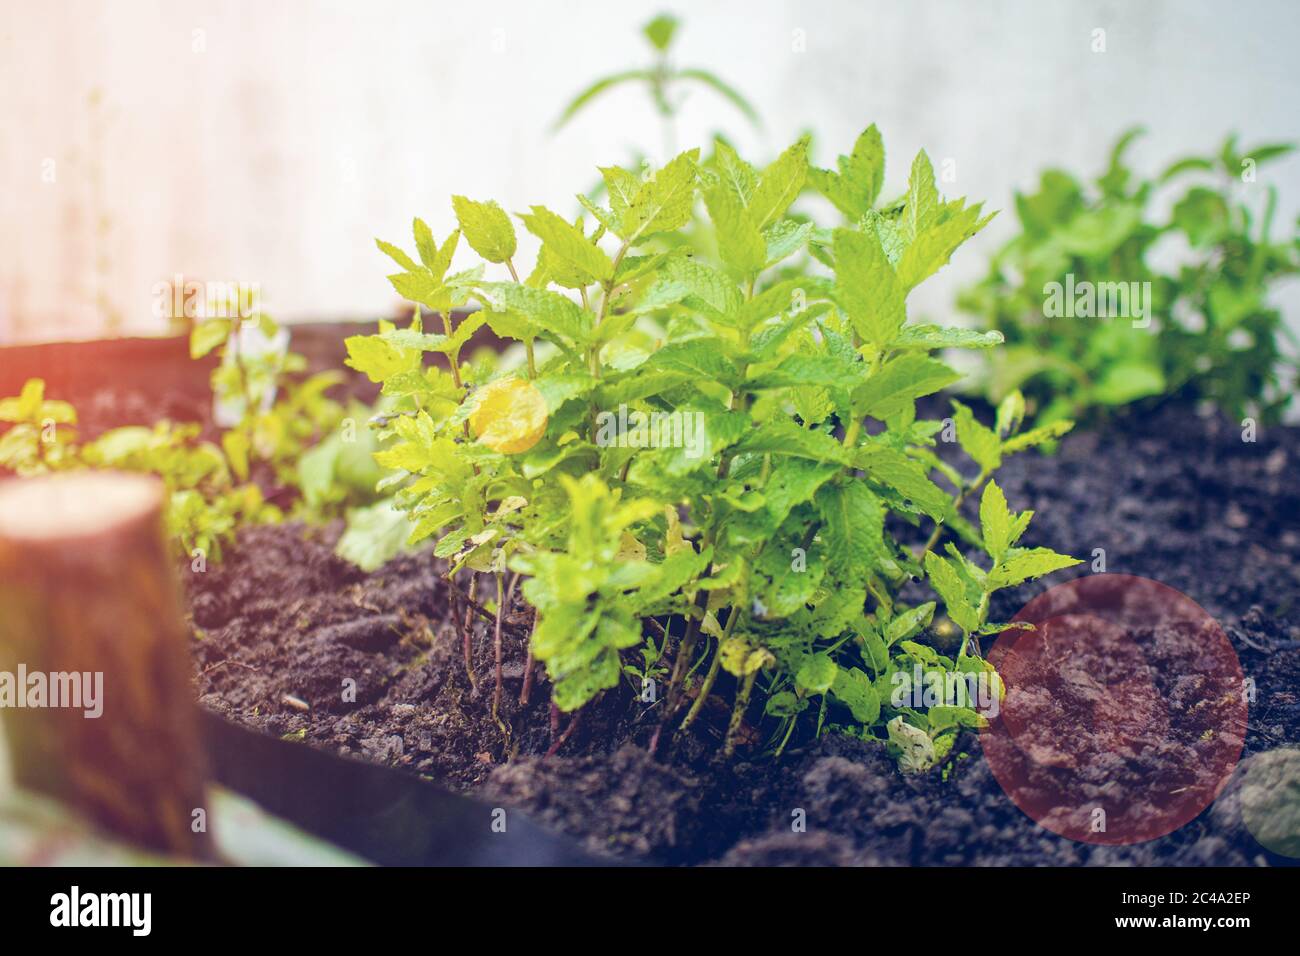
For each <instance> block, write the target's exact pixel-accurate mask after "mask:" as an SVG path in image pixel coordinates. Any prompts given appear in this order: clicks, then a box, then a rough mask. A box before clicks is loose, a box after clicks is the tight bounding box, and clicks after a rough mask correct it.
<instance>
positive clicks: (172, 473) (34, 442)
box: [0, 378, 281, 560]
mask: <svg viewBox="0 0 1300 956" xmlns="http://www.w3.org/2000/svg"><path fill="white" fill-rule="evenodd" d="M0 422H9V423H10V426H9V428H8V429H7V430H6V431H5V432H4V434H3V435H0V469H3V470H5V471H10V472H13V473H14V474H16V475H19V476H22V477H28V476H31V475H38V474H42V473H45V472H50V471H62V470H68V469H75V468H112V469H117V470H121V471H139V472H149V473H151V474H156V475H158V476H159V477H160V478H161V479H162V480H163V483H164V485H165V486H166V489H167V493H168V507H167V512H166V520H167V526H168V531H169V534H170V535H171V537H172V538H173V539H174V540H176V541H177V542H178V544H179V545H180V547H181V548H182V549H183V550H184V551H185V552H186V553H187V554H192V553H193V552H194V551H195V550H196V549H198V550H201V551H202V553H203V554H204V555H206V556H207V557H209V558H212V559H214V560H218V559H220V557H221V549H222V545H223V544H226V543H229V541H230V539H231V538H232V536H233V534H234V531H235V528H236V527H238V526H239V525H241V524H245V523H256V522H262V521H273V520H278V519H279V518H280V517H281V513H280V510H279V509H278V508H276V507H275V506H273V505H270V504H268V503H267V502H266V501H265V499H264V498H263V496H262V493H261V491H260V489H259V488H258V487H257V485H255V484H252V483H250V482H244V483H239V482H237V481H236V480H235V477H234V475H233V474H232V470H231V467H230V465H229V463H228V461H227V458H226V455H225V453H224V452H223V451H222V449H221V448H220V447H218V446H217V445H215V444H213V443H212V442H207V441H201V440H199V431H200V429H199V426H198V425H193V424H186V425H177V424H173V423H171V422H159V423H158V424H157V425H155V426H153V427H152V428H148V427H145V426H140V425H128V426H125V427H122V428H115V429H113V430H111V431H107V432H105V433H104V434H102V435H100V436H99V437H98V438H96V439H95V440H94V441H91V442H86V443H79V442H78V441H77V436H76V433H75V430H74V426H75V425H76V423H77V411H76V409H75V408H74V407H73V406H72V405H71V404H69V403H68V402H63V401H55V400H49V399H46V398H45V382H44V381H42V380H41V379H39V378H33V379H28V381H27V382H26V383H25V384H24V385H23V388H22V391H21V393H20V394H19V395H18V396H17V397H15V398H5V399H0Z"/></svg>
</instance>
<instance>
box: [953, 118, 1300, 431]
mask: <svg viewBox="0 0 1300 956" xmlns="http://www.w3.org/2000/svg"><path fill="white" fill-rule="evenodd" d="M1140 132H1141V130H1139V129H1133V130H1129V131H1127V132H1126V133H1124V135H1123V136H1122V137H1120V139H1119V141H1118V142H1117V143H1116V145H1115V147H1114V149H1113V150H1112V153H1111V158H1110V164H1109V166H1108V168H1107V170H1106V172H1105V173H1104V174H1103V175H1101V176H1100V177H1098V178H1097V179H1096V180H1095V181H1094V182H1093V183H1090V184H1085V183H1083V182H1081V181H1080V180H1079V179H1077V178H1076V177H1075V176H1073V175H1071V174H1070V173H1068V172H1065V171H1062V170H1056V169H1052V170H1047V171H1046V172H1044V173H1043V174H1042V177H1041V181H1040V183H1039V187H1038V190H1037V191H1036V192H1033V193H1027V194H1017V196H1016V211H1017V214H1018V216H1019V224H1020V230H1021V231H1020V234H1019V235H1017V236H1016V237H1015V238H1014V239H1012V240H1011V241H1010V242H1008V243H1007V244H1006V245H1005V246H1004V247H1003V248H1002V249H1001V250H1000V251H999V252H998V253H997V254H996V256H995V257H994V259H993V261H992V265H991V268H990V270H989V273H988V276H987V277H986V278H985V279H984V280H983V281H982V282H980V283H979V284H977V285H975V286H974V287H972V288H969V289H967V290H965V291H964V292H963V293H962V294H961V295H960V297H959V300H958V301H959V305H960V306H961V307H962V308H963V309H964V310H966V311H968V312H970V313H972V314H973V315H975V316H976V317H977V318H978V319H979V320H980V321H981V323H982V324H983V326H984V327H985V328H988V329H996V330H998V331H1000V332H1002V333H1003V334H1004V335H1005V336H1006V339H1007V347H1006V348H1005V349H1002V350H998V351H997V352H996V353H991V354H990V356H989V364H988V367H987V369H986V375H985V381H984V385H985V388H986V391H987V394H988V397H989V398H990V399H991V400H992V401H994V402H996V401H998V400H1000V399H1001V397H1002V396H1004V395H1006V394H1007V393H1008V392H1010V391H1011V390H1013V389H1023V390H1024V393H1025V395H1026V396H1027V398H1028V399H1029V401H1030V403H1031V406H1032V408H1033V410H1034V412H1035V413H1036V415H1037V421H1038V422H1039V423H1046V422H1051V421H1054V420H1057V419H1061V418H1067V417H1068V418H1079V417H1084V416H1087V417H1096V416H1099V415H1101V414H1104V413H1105V412H1107V411H1108V410H1111V409H1114V408H1116V407H1118V406H1124V405H1129V404H1131V403H1134V402H1139V401H1143V400H1149V401H1157V400H1159V399H1161V398H1173V397H1178V398H1182V399H1187V400H1190V401H1193V402H1200V401H1208V402H1212V403H1213V404H1215V405H1216V406H1218V407H1219V408H1221V409H1223V410H1224V411H1225V412H1226V413H1228V414H1230V415H1233V416H1236V417H1240V416H1242V415H1247V414H1249V415H1254V416H1258V417H1259V418H1260V419H1261V420H1262V421H1264V422H1272V421H1276V420H1277V419H1279V418H1280V417H1281V415H1282V414H1283V412H1284V411H1285V410H1286V407H1287V405H1288V403H1289V402H1290V401H1291V398H1292V395H1293V393H1294V373H1295V370H1296V355H1297V348H1296V340H1295V337H1294V334H1293V333H1292V332H1291V330H1289V329H1288V328H1287V326H1286V323H1285V321H1284V319H1283V317H1282V315H1281V314H1280V313H1279V311H1278V310H1277V308H1275V307H1274V305H1273V304H1272V303H1271V301H1270V294H1271V293H1272V292H1273V290H1274V289H1275V287H1276V286H1277V284H1278V282H1279V281H1280V280H1282V279H1285V278H1287V277H1290V276H1294V275H1296V274H1297V272H1300V229H1297V230H1296V231H1294V232H1293V233H1292V235H1291V236H1290V237H1289V238H1282V239H1274V238H1273V237H1272V232H1273V219H1274V214H1275V210H1276V208H1277V189H1276V186H1274V185H1273V184H1271V183H1270V184H1267V185H1265V184H1263V183H1261V182H1259V181H1258V180H1257V179H1256V176H1257V173H1256V170H1257V167H1258V166H1259V165H1261V164H1263V163H1265V162H1267V161H1270V160H1274V159H1277V158H1279V157H1281V156H1285V155H1287V154H1288V153H1290V152H1291V150H1292V148H1293V147H1292V146H1291V145H1290V144H1276V145H1265V146H1259V147H1256V148H1254V149H1249V150H1242V149H1240V148H1239V146H1238V144H1237V140H1236V138H1235V137H1230V138H1229V139H1228V140H1227V141H1226V142H1225V143H1224V144H1223V146H1222V148H1221V149H1220V150H1219V152H1218V154H1217V155H1213V156H1193V157H1188V158H1185V159H1180V160H1178V161H1177V162H1175V163H1173V164H1172V165H1170V166H1169V167H1168V168H1167V169H1166V170H1165V171H1164V172H1163V173H1161V174H1160V175H1159V176H1158V177H1156V178H1155V179H1147V178H1143V177H1142V176H1140V175H1138V174H1137V173H1136V172H1135V171H1134V170H1133V169H1132V168H1130V166H1129V165H1127V163H1126V161H1125V153H1126V150H1127V148H1128V147H1129V145H1130V144H1131V143H1132V142H1133V140H1134V139H1135V138H1136V137H1137V136H1138V135H1139V134H1140ZM1164 209H1168V210H1169V211H1168V212H1167V213H1165V212H1162V211H1161V210H1164ZM1170 261H1172V263H1173V264H1169V262H1170ZM1288 342H1289V343H1290V346H1291V348H1290V350H1289V354H1288V349H1286V348H1285V347H1284V345H1285V344H1286V343H1288Z"/></svg>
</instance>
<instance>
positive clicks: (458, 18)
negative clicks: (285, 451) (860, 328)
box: [0, 0, 1300, 341]
mask: <svg viewBox="0 0 1300 956" xmlns="http://www.w3.org/2000/svg"><path fill="white" fill-rule="evenodd" d="M3 2H4V5H5V11H4V17H3V19H2V20H0V341H14V340H25V339H54V338H72V337H86V336H92V335H96V334H101V333H102V331H103V329H104V324H105V321H106V316H111V317H112V319H113V321H114V322H115V323H116V327H118V328H120V329H122V330H127V331H136V332H145V333H148V332H157V331H161V329H162V325H163V323H162V321H161V320H159V319H157V318H155V317H154V316H153V313H152V303H153V299H152V294H153V289H154V286H155V284H156V283H157V282H158V281H159V280H162V279H168V278H170V277H171V276H173V275H174V274H176V273H181V274H183V275H184V276H185V277H187V278H189V279H204V280H231V281H235V280H238V281H245V282H257V283H260V285H261V288H262V292H263V296H264V300H265V301H266V302H267V303H268V304H269V305H270V306H271V308H272V309H273V311H275V312H276V314H278V315H280V316H282V317H286V318H309V317H310V318H324V317H342V316H349V317H369V316H374V315H378V314H388V313H390V312H391V311H392V308H393V305H394V295H393V293H392V291H391V289H390V288H389V287H388V285H387V283H386V281H385V280H384V274H385V262H386V260H385V259H383V257H381V256H380V255H379V253H378V252H376V251H375V249H374V246H373V243H372V241H371V240H372V237H374V236H376V235H378V236H382V237H384V238H387V239H390V240H394V241H400V242H402V243H403V244H405V245H408V246H409V244H410V242H409V223H410V220H411V217H412V216H413V215H420V216H422V217H424V218H425V219H427V220H428V221H429V222H430V223H431V224H432V225H433V226H434V228H435V231H437V232H439V233H445V232H446V231H448V230H449V229H450V228H452V226H453V222H454V220H453V217H452V214H451V208H450V203H449V201H448V196H449V194H450V193H452V192H463V193H466V194H468V195H471V196H474V197H477V198H496V199H498V200H499V201H501V202H502V203H503V204H504V205H506V207H507V208H508V209H519V208H523V207H525V206H526V205H528V204H530V203H534V202H544V203H547V204H549V205H552V206H554V207H555V208H557V209H560V210H562V211H569V210H570V209H571V208H573V204H572V199H571V197H572V194H573V193H574V192H575V191H577V190H579V189H583V188H586V187H588V186H589V185H590V184H591V183H592V181H593V178H594V167H595V165H597V164H598V163H600V164H606V163H610V162H620V161H624V160H626V158H627V156H628V153H629V150H630V149H631V148H633V147H636V146H641V147H644V148H646V149H648V150H650V151H652V152H655V153H657V152H658V150H659V143H660V130H659V125H658V121H657V119H656V117H655V114H654V113H653V111H652V109H651V107H650V106H649V105H648V103H647V102H646V100H645V98H644V97H643V96H642V95H641V94H640V93H639V92H634V91H632V90H626V91H623V92H617V93H613V94H610V95H609V97H608V98H607V99H604V100H602V101H599V102H598V103H597V105H596V106H595V107H594V108H593V109H592V110H591V111H590V112H589V113H587V114H586V115H585V116H584V117H582V118H581V119H580V120H578V121H576V122H575V123H574V124H573V125H572V126H570V127H569V128H566V129H565V130H563V131H561V132H560V133H559V134H557V135H555V136H550V135H548V133H547V128H548V126H549V125H550V122H551V121H552V120H553V119H554V117H555V115H556V113H557V112H558V110H559V108H560V106H561V104H562V103H563V102H564V101H565V100H566V99H567V97H569V96H570V95H572V94H573V93H574V92H575V91H576V90H577V89H578V88H580V87H581V86H582V85H583V84H584V83H585V82H586V81H587V80H589V79H591V78H593V77H594V76H595V75H597V74H599V73H603V72H609V71H612V70H617V69H622V68H627V67H629V66H633V65H639V64H640V63H642V62H643V61H645V60H646V59H648V48H647V47H646V45H645V43H644V41H643V40H642V39H641V37H640V35H639V27H640V26H641V24H642V23H644V22H645V21H646V20H647V19H649V18H650V17H651V16H652V15H653V14H654V13H656V12H658V11H659V10H660V9H663V8H665V7H666V8H668V9H671V10H676V11H677V12H679V13H681V14H682V15H683V16H684V19H685V25H684V27H683V29H682V32H681V34H680V36H679V40H678V58H679V60H680V61H681V62H682V63H684V64H698V65H701V66H708V67H709V68H711V69H714V70H715V71H716V72H717V73H719V74H720V75H722V76H723V77H726V78H727V79H729V80H731V81H732V82H734V83H735V84H736V85H737V86H738V87H740V88H741V89H742V90H744V91H745V92H746V93H747V94H748V96H749V97H750V98H751V99H752V100H753V102H754V103H755V104H757V105H758V107H759V109H760V111H761V112H762V113H763V115H764V117H765V119H766V125H765V128H764V130H763V131H762V132H760V133H754V132H752V131H750V130H749V129H748V128H747V127H746V125H745V124H744V122H743V120H741V119H740V118H739V117H738V116H737V114H735V113H734V112H733V111H732V110H731V109H730V107H728V106H727V105H726V104H724V103H722V102H721V101H719V100H718V99H717V98H715V97H713V96H712V95H711V94H708V93H704V92H701V93H697V94H694V95H693V96H692V97H691V99H690V100H689V101H688V102H687V103H686V105H685V107H684V116H683V122H682V124H681V128H680V130H679V134H678V139H679V142H680V143H681V144H695V143H696V142H700V143H704V142H706V141H707V138H708V136H709V135H710V134H711V133H712V131H714V130H715V129H719V128H721V129H724V130H726V131H727V132H728V133H729V134H730V135H731V136H732V137H733V138H734V139H736V140H737V141H738V142H739V143H740V144H741V145H742V146H743V147H746V148H748V150H749V151H750V153H751V154H752V155H754V156H756V157H759V158H767V157H769V156H770V155H772V154H774V153H775V151H777V150H779V149H780V148H782V147H783V146H785V145H787V144H788V142H789V141H791V140H792V139H793V138H794V137H795V136H796V135H798V134H799V133H800V132H802V131H803V130H805V129H809V130H813V131H815V132H816V134H817V138H818V159H819V160H820V161H821V162H822V163H823V164H826V163H829V162H831V160H832V159H833V156H834V153H835V152H836V151H838V150H841V149H847V148H848V146H849V145H850V144H851V143H852V140H853V138H854V136H855V135H856V133H857V132H858V131H859V130H860V129H861V128H863V127H864V126H865V125H866V124H867V123H869V122H871V121H875V122H877V123H879V124H880V126H881V129H882V130H883V132H884V135H885V142H886V147H887V149H888V151H889V152H890V154H891V156H892V158H893V161H892V163H891V165H890V171H889V176H888V184H887V188H889V187H892V186H901V184H902V183H903V181H904V179H905V176H906V169H907V164H908V161H909V160H910V157H911V155H912V154H913V153H914V152H915V151H916V150H917V149H918V148H919V147H921V146H925V147H926V148H927V150H928V151H929V152H930V154H931V156H932V157H934V158H935V160H936V162H937V161H939V160H942V159H945V158H952V159H954V160H955V161H956V169H957V182H956V183H955V185H954V184H950V185H948V186H947V187H946V191H948V192H950V193H952V194H966V195H969V196H972V197H977V198H985V199H987V200H988V201H989V204H990V205H991V206H992V207H998V208H1003V209H1008V208H1009V203H1010V200H1011V194H1012V191H1013V190H1014V189H1015V188H1016V187H1023V186H1028V185H1030V184H1031V183H1032V182H1033V181H1034V180H1035V179H1036V174H1037V171H1038V170H1039V169H1040V168H1041V167H1042V166H1044V165H1046V164H1058V165H1066V166H1068V167H1071V168H1075V169H1081V170H1083V171H1094V170H1099V167H1100V166H1101V164H1103V163H1104V161H1105V157H1106V154H1107V150H1108V147H1109V144H1110V142H1111V140H1112V139H1113V137H1114V136H1115V134H1116V133H1117V132H1118V131H1120V130H1121V129H1123V128H1124V127H1125V126H1127V125H1129V124H1131V123H1135V122H1145V123H1147V124H1148V126H1149V127H1150V133H1149V135H1148V136H1147V137H1146V138H1145V139H1144V140H1142V141H1140V143H1139V144H1138V145H1137V147H1136V148H1135V150H1134V152H1133V157H1134V159H1135V160H1137V161H1138V162H1139V164H1141V165H1143V166H1145V167H1146V168H1150V169H1153V170H1154V169H1158V168H1160V167H1162V166H1163V165H1164V163H1165V162H1166V160H1168V159H1169V158H1170V157H1172V156H1174V155H1176V154H1179V153H1181V152H1184V151H1187V150H1205V151H1208V150H1209V149H1211V148H1213V147H1217V145H1218V143H1219V142H1220V140H1221V139H1222V137H1223V135H1224V134H1225V133H1226V132H1227V131H1229V130H1232V129H1236V130H1239V131H1241V133H1242V134H1243V137H1244V138H1245V139H1246V140H1247V141H1248V142H1256V141H1260V140H1268V141H1276V140H1280V139H1291V140H1300V111H1298V110H1297V102H1300V72H1298V71H1297V66H1296V63H1295V60H1296V57H1297V52H1298V51H1300V4H1297V3H1296V2H1295V0H1271V2H1266V0H1254V2H1233V3H1227V2H1219V3H1209V2H1173V0H1143V2H1136V0H1130V2H1118V0H1111V2H1099V0H1074V2H1045V0H1002V2H974V0H967V2H957V0H910V2H907V0H870V2H868V0H800V2H794V0H789V2H762V0H749V2H733V0H727V2H695V3H691V4H690V5H689V6H688V5H686V4H684V3H682V2H681V0H663V2H639V0H638V2H617V3H613V2H610V0H605V2H589V0H582V2H550V3H537V2H533V3H528V2H524V0H498V2H481V0H477V2H475V0H471V2H464V0H461V2H414V0H407V2H387V3H384V2H365V3H360V2H357V3H307V2H301V0H298V2H275V3H266V2H260V3H259V2H251V0H250V2H220V3H219V2H215V0H213V2H200V0H170V2H144V0H118V2H114V3H91V2H77V0H43V2H39V3H28V4H26V5H23V6H18V4H17V3H16V2H15V0H3ZM1098 27H1100V28H1103V29H1105V30H1106V45H1107V49H1106V52H1105V53H1093V52H1092V51H1091V43H1092V31H1093V30H1094V29H1096V28H1098ZM797 30H799V31H803V34H802V35H803V37H804V38H805V42H806V50H805V51H804V52H796V50H795V49H794V47H795V45H796V44H795V43H794V42H793V38H794V37H795V35H796V34H795V31H797ZM1262 173H1263V176H1264V177H1265V178H1268V179H1271V180H1272V181H1275V182H1277V183H1278V184H1279V186H1280V187H1281V189H1282V192H1283V204H1282V208H1281V209H1280V213H1281V214H1282V215H1280V216H1279V220H1278V221H1279V223H1280V224H1282V225H1283V226H1284V227H1285V226H1287V225H1288V224H1290V223H1291V222H1293V221H1294V219H1295V215H1296V212H1297V206H1298V204H1300V157H1292V158H1289V159H1288V160H1286V161H1285V162H1284V163H1281V164H1278V165H1276V166H1271V167H1265V168H1264V170H1262ZM50 180H52V181H50ZM1011 218H1012V217H1011V216H1010V215H1009V214H1008V215H1004V216H1003V217H1002V218H1001V219H1000V220H999V221H995V223H994V226H993V227H991V228H990V230H988V231H987V232H986V233H985V234H984V235H983V236H981V237H979V238H978V239H977V240H976V241H975V242H973V243H972V244H971V245H970V246H968V247H967V248H966V249H965V250H963V252H961V253H959V255H958V258H957V260H956V262H955V263H954V265H953V266H952V267H950V268H949V269H948V270H945V272H944V273H941V274H940V276H939V278H938V279H936V280H933V284H932V285H931V287H930V288H927V289H925V290H923V291H924V292H925V295H924V297H923V299H922V302H921V305H922V307H923V308H924V309H926V310H927V311H929V312H931V313H932V314H933V313H935V312H938V311H940V310H942V309H944V308H946V304H947V303H948V302H949V301H950V300H951V295H952V293H953V291H954V289H955V286H956V284H957V283H958V282H960V281H962V280H964V279H966V278H969V277H972V276H974V275H976V274H978V273H979V272H980V271H981V270H982V260H983V256H984V255H985V254H987V253H988V252H991V251H992V250H993V249H994V248H995V247H996V245H997V244H998V242H999V241H1000V240H1001V239H1002V238H1003V237H1004V236H1005V235H1006V233H1007V230H1008V229H1009V228H1010V226H1011ZM467 261H468V260H467ZM525 261H527V260H525Z"/></svg>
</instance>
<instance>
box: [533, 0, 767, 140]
mask: <svg viewBox="0 0 1300 956" xmlns="http://www.w3.org/2000/svg"><path fill="white" fill-rule="evenodd" d="M680 26H681V21H679V20H678V19H677V18H676V17H673V16H671V15H669V14H666V13H663V14H660V15H659V16H657V17H655V18H654V19H653V20H651V21H650V22H649V23H647V24H646V25H645V26H644V27H642V29H641V33H642V36H644V37H645V39H646V41H647V42H648V43H649V44H650V48H651V51H652V53H653V59H652V61H651V63H650V64H649V65H648V66H645V67H640V68H637V69H633V70H623V71H621V72H619V73H613V74H610V75H609V76H603V77H601V78H599V79H597V80H595V81H594V82H592V83H591V84H589V85H588V86H587V87H585V88H584V89H583V90H582V91H581V92H580V93H578V94H577V95H576V96H575V97H574V98H573V99H572V100H570V101H569V103H568V104H567V105H566V106H565V107H564V110H563V111H562V112H561V113H560V115H559V117H558V118H557V119H556V121H555V123H554V125H553V126H552V131H556V130H559V129H561V128H562V127H563V126H564V125H565V124H566V123H568V122H569V120H571V119H573V117H574V116H576V115H577V114H578V113H580V112H582V111H583V110H584V109H585V108H586V107H587V106H588V105H590V104H591V102H592V101H593V100H595V99H596V98H597V97H599V96H600V95H601V94H603V93H607V92H609V91H610V90H612V89H615V88H617V87H620V86H624V85H626V84H633V85H639V86H643V87H644V88H645V89H646V91H647V92H648V93H649V95H650V99H651V100H652V101H653V103H654V105H655V109H656V110H657V111H658V112H659V115H660V117H661V118H662V120H663V155H664V156H665V157H668V156H671V155H673V153H675V152H676V146H675V143H676V140H677V127H676V124H677V115H678V112H679V110H680V109H681V105H682V102H683V101H684V97H683V96H682V95H681V94H679V92H678V91H679V90H682V89H689V88H691V87H698V86H703V87H706V88H708V89H711V90H713V91H714V92H715V93H717V94H719V95H720V96H721V97H722V98H723V99H725V100H726V101H727V102H728V103H730V104H731V105H732V106H734V107H735V108H736V109H737V110H738V111H739V112H740V113H741V115H743V116H744V117H745V119H747V120H748V121H749V122H750V123H751V124H752V125H754V126H755V127H758V126H761V125H762V122H761V120H760V119H759V116H758V111H757V110H755V109H754V107H753V105H752V104H751V103H750V102H749V100H747V99H745V97H744V96H743V95H742V94H741V93H740V92H739V91H738V90H737V89H736V88H735V87H734V86H732V85H731V84H729V83H727V82H726V81H724V80H723V79H722V78H721V77H719V76H718V75H717V74H716V73H713V72H712V71H710V70H705V69H701V68H699V67H678V66H677V65H676V64H675V63H674V62H673V60H672V45H673V40H674V39H676V37H677V31H678V28H679V27H680ZM641 158H642V157H639V156H638V157H637V162H638V163H639V162H640V160H641Z"/></svg>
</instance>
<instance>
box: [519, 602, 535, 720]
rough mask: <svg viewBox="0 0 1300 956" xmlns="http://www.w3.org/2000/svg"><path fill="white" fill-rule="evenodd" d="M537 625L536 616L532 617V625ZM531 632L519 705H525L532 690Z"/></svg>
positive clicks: (530, 632) (529, 633) (530, 633)
mask: <svg viewBox="0 0 1300 956" xmlns="http://www.w3.org/2000/svg"><path fill="white" fill-rule="evenodd" d="M536 626H537V617H536V615H534V617H533V627H536ZM533 666H534V665H533V633H532V631H529V632H528V658H527V659H526V660H525V661H524V687H523V690H521V691H520V692H519V706H520V707H527V706H528V698H529V696H530V695H531V694H532V692H533Z"/></svg>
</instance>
